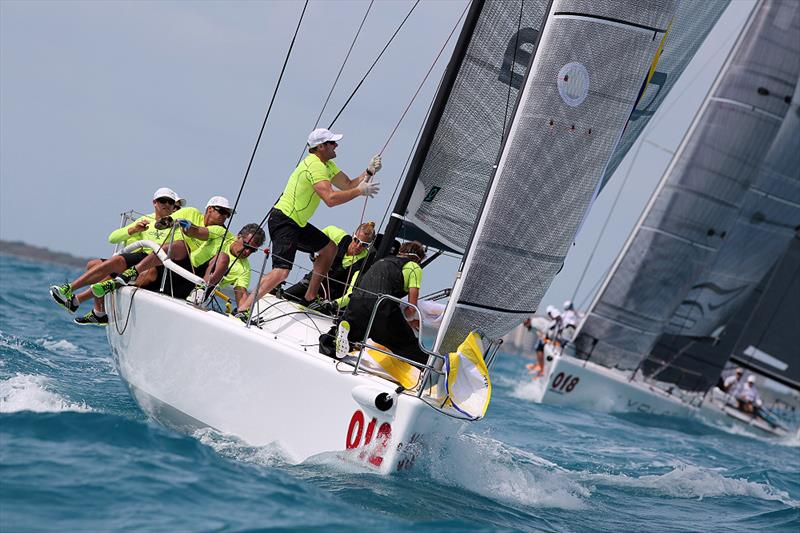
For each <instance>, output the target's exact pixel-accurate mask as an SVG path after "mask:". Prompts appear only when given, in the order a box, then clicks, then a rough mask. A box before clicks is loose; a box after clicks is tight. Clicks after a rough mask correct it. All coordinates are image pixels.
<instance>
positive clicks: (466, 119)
mask: <svg viewBox="0 0 800 533" xmlns="http://www.w3.org/2000/svg"><path fill="white" fill-rule="evenodd" d="M547 5H548V1H547V0H526V1H525V2H524V4H523V16H522V24H521V29H520V32H519V35H518V32H517V27H518V23H519V15H520V6H521V1H519V0H514V1H508V0H489V1H487V2H486V4H485V5H484V7H483V10H482V11H481V15H480V18H479V20H478V22H477V24H476V27H475V31H474V32H473V35H472V39H471V40H470V43H469V45H468V47H467V52H466V57H465V59H464V61H463V62H462V64H461V66H460V69H459V72H458V75H457V77H456V80H455V82H454V85H453V88H452V91H451V93H450V97H449V99H448V101H447V104H446V105H445V107H444V110H443V112H442V116H441V119H440V122H439V125H438V127H437V129H436V132H435V133H434V135H433V141H432V143H431V145H430V147H429V149H428V151H427V154H426V157H425V160H424V162H423V165H422V169H421V171H420V174H419V179H418V182H417V185H416V188H415V191H414V193H413V194H412V201H411V202H410V204H409V209H408V213H407V216H408V217H409V218H410V219H411V221H412V222H413V223H414V224H415V225H416V226H418V227H419V228H420V229H422V230H423V231H426V232H428V233H430V234H431V235H434V236H436V238H437V239H439V240H440V241H442V242H445V243H447V244H448V245H449V246H450V247H451V248H453V249H456V250H460V251H463V250H464V248H465V247H466V245H467V242H468V241H469V238H470V234H471V231H472V227H473V225H474V223H475V219H476V218H477V216H478V210H479V209H480V205H481V203H482V202H483V198H484V195H485V193H486V187H487V185H488V183H489V179H490V178H491V176H492V174H493V172H494V164H495V163H496V161H497V156H498V152H499V150H500V143H501V137H502V135H503V125H504V123H505V122H506V111H507V110H508V115H509V116H508V120H509V121H510V118H511V117H510V115H511V112H512V111H513V108H514V102H515V101H516V99H517V95H518V92H519V88H520V86H521V82H522V79H523V76H524V74H525V70H526V69H527V65H528V62H529V59H530V54H531V52H532V51H533V47H534V42H531V41H532V40H534V39H538V32H539V29H540V27H541V25H542V21H543V20H544V15H545V10H546V9H547ZM515 44H517V48H515V47H514V45H515ZM515 50H516V52H515ZM509 91H510V92H509ZM433 187H438V188H439V190H438V192H437V193H436V195H435V196H433V198H432V199H430V200H429V201H424V200H425V198H426V196H428V193H429V192H430V191H431V190H432V189H433Z"/></svg>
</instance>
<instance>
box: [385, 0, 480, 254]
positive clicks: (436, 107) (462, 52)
mask: <svg viewBox="0 0 800 533" xmlns="http://www.w3.org/2000/svg"><path fill="white" fill-rule="evenodd" d="M484 4H485V0H472V5H471V6H470V8H469V12H468V13H467V19H466V20H465V21H464V27H463V29H462V30H461V34H460V35H459V37H458V41H457V42H456V46H455V49H454V50H453V56H452V57H451V58H450V62H449V63H448V64H447V69H446V70H445V72H444V77H443V78H442V83H441V85H440V86H439V90H438V91H437V93H436V96H435V97H434V100H433V106H432V107H431V112H430V115H429V116H428V120H427V122H426V123H425V126H424V129H423V131H422V135H421V136H420V139H419V143H418V144H417V148H416V151H415V152H414V158H413V159H412V160H411V164H410V165H409V167H408V171H407V172H406V176H405V179H404V181H403V186H402V188H401V189H400V193H399V194H398V196H397V201H396V202H395V205H394V209H393V210H392V216H391V217H389V222H388V223H387V225H386V230H385V231H384V237H383V240H382V241H381V245H380V247H379V248H378V253H377V258H378V259H380V258H382V257H386V256H387V255H388V254H389V248H390V247H391V244H392V242H393V241H394V239H395V238H397V234H398V233H399V232H400V225H401V223H402V218H403V217H404V216H405V213H406V210H407V209H408V203H409V201H410V200H411V193H412V192H413V191H414V186H415V185H416V183H417V179H418V177H419V173H420V170H421V169H422V164H423V163H424V161H425V155H426V154H427V152H428V148H429V147H430V145H431V142H432V141H433V136H434V134H435V133H436V128H437V127H438V126H439V120H440V119H441V117H442V112H443V111H444V106H445V104H447V100H448V99H449V97H450V92H451V91H452V89H453V85H454V84H455V81H456V77H457V75H458V71H459V69H460V68H461V63H462V62H463V61H464V57H465V56H466V54H467V48H468V47H469V43H470V41H471V39H472V34H473V32H474V31H475V26H476V25H477V23H478V19H479V18H480V15H481V12H482V11H483V6H484Z"/></svg>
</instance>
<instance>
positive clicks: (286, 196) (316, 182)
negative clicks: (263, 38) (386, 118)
mask: <svg viewBox="0 0 800 533" xmlns="http://www.w3.org/2000/svg"><path fill="white" fill-rule="evenodd" d="M341 138H342V135H341V134H336V133H332V132H330V131H328V130H326V129H324V128H318V129H315V130H314V131H312V132H311V133H310V134H309V136H308V151H309V155H308V156H306V158H305V159H303V160H302V161H301V162H300V164H299V165H297V168H295V170H294V172H292V174H291V175H290V176H289V181H288V183H287V184H286V187H285V189H284V191H283V194H281V197H280V198H279V199H278V202H277V203H276V204H275V206H274V207H273V208H272V210H271V211H270V214H269V219H268V221H267V227H268V229H269V236H270V239H271V240H272V271H270V272H269V273H268V274H267V275H265V276H264V277H263V278H261V282H260V283H259V286H258V290H257V291H256V294H255V298H256V299H258V298H261V297H262V296H264V295H265V294H267V293H268V292H270V291H271V290H272V289H274V288H275V287H277V286H278V285H279V284H280V283H283V282H284V281H285V280H286V278H287V277H288V276H289V272H290V271H291V270H292V266H293V263H294V258H295V255H296V253H297V250H301V251H304V252H309V253H315V254H317V258H316V261H314V269H313V272H312V274H311V278H310V279H309V282H308V289H307V290H306V293H305V295H304V296H303V300H304V301H305V302H312V301H315V299H316V297H317V293H318V292H319V286H320V282H321V281H322V277H323V276H324V275H325V274H326V273H327V272H328V270H329V269H330V267H331V264H332V263H333V260H334V258H335V257H336V251H337V248H336V244H334V242H333V241H332V240H331V239H330V238H329V237H328V236H327V235H325V234H324V233H322V232H321V231H320V230H318V229H317V228H316V227H314V226H313V225H312V224H309V222H308V221H309V219H310V218H311V216H312V215H313V214H314V211H316V209H317V206H318V205H319V202H320V200H322V201H323V202H325V205H327V206H328V207H334V206H337V205H341V204H344V203H346V202H349V201H350V200H353V199H355V198H357V197H359V196H366V197H369V198H371V197H373V196H374V195H375V194H377V193H378V189H379V187H378V183H373V182H372V181H371V179H372V176H373V175H375V173H376V172H378V171H379V170H380V169H381V158H380V156H379V155H376V156H373V157H372V159H371V160H370V162H369V165H368V166H367V169H366V170H365V171H364V172H362V173H361V174H360V175H359V176H358V177H357V178H355V179H350V178H349V177H348V176H347V174H345V173H344V172H342V171H341V170H339V167H337V166H336V163H334V161H333V159H334V158H335V157H336V147H337V146H338V141H339V140H341ZM333 185H335V186H336V188H338V189H340V190H338V191H336V190H334V189H333ZM252 298H253V295H250V297H249V298H248V299H247V301H246V302H244V306H243V308H249V306H250V302H251V299H252Z"/></svg>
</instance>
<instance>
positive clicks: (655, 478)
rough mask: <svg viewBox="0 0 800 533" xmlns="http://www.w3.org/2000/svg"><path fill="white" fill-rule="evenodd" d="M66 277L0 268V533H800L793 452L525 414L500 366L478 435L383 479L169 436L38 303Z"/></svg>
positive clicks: (574, 416) (718, 433)
mask: <svg viewBox="0 0 800 533" xmlns="http://www.w3.org/2000/svg"><path fill="white" fill-rule="evenodd" d="M76 273H77V272H76V271H74V270H71V269H68V268H64V267H59V266H53V265H39V264H34V263H30V262H27V261H23V260H19V259H15V258H11V257H8V256H2V255H0V282H1V283H2V287H3V289H4V290H3V291H2V292H1V293H0V468H2V470H0V530H2V531H52V530H58V531H111V530H113V531H246V530H247V531H249V530H259V529H298V530H307V529H311V528H313V529H316V530H345V529H348V530H350V529H356V528H358V529H361V530H365V531H398V530H401V529H405V528H408V527H411V526H413V528H414V530H415V531H417V532H427V531H453V530H457V531H498V530H543V531H587V530H604V531H621V530H625V531H687V530H697V531H707V530H712V529H713V530H715V531H794V532H796V531H798V530H799V529H800V449H798V442H797V441H796V440H795V441H792V440H787V441H783V442H775V441H764V440H757V439H754V438H749V437H746V436H742V435H736V434H731V433H727V432H725V431H722V430H720V429H716V428H712V427H708V426H705V425H703V424H700V423H698V422H694V421H687V420H679V419H671V418H664V417H654V416H650V415H616V416H615V415H608V414H599V413H587V412H583V411H577V410H571V409H563V408H555V407H550V406H541V405H536V404H534V403H532V402H531V401H530V400H529V399H527V397H528V394H529V388H530V387H529V385H528V382H527V378H526V377H525V375H524V373H523V372H521V371H520V369H521V368H522V364H523V361H522V360H521V359H519V358H518V357H515V356H511V355H502V356H501V358H500V360H499V361H498V364H497V367H496V368H495V370H494V374H493V379H494V396H493V399H492V403H491V406H490V407H489V413H488V417H487V419H486V420H484V421H482V422H479V423H477V424H474V425H472V426H470V428H469V429H468V431H467V433H466V434H465V435H463V436H461V437H458V438H453V439H449V440H447V441H444V442H439V443H434V445H433V446H432V447H431V449H429V450H427V451H426V452H425V454H424V455H423V456H422V457H420V458H419V459H418V460H417V463H416V465H415V468H414V469H413V470H412V471H410V472H404V473H402V474H399V475H395V476H391V477H382V476H378V475H376V474H372V473H367V472H363V471H361V470H358V469H356V467H354V466H350V465H348V464H345V463H342V462H340V461H339V460H338V459H337V458H336V457H335V456H323V457H318V458H315V459H314V460H312V461H309V462H307V463H305V464H301V465H291V464H288V463H287V462H286V461H284V460H283V458H282V455H281V451H280V446H279V445H278V444H276V445H274V446H268V447H263V448H253V447H249V446H247V445H244V444H243V443H241V442H237V441H235V440H233V439H231V438H229V437H225V436H222V435H219V434H216V433H214V432H212V431H203V432H198V433H197V434H195V435H192V436H186V435H182V434H178V433H174V432H172V431H170V430H167V429H164V428H162V427H161V426H158V425H156V424H154V423H152V422H150V421H148V420H147V419H146V417H145V416H144V415H143V413H142V412H141V411H140V410H139V408H138V407H137V406H136V404H135V403H134V402H133V400H132V399H131V398H130V396H129V395H128V392H127V390H126V389H125V387H124V386H123V384H122V382H121V381H120V380H119V377H118V376H117V374H116V370H115V369H114V366H113V363H112V361H111V358H110V351H109V349H108V345H107V343H106V339H105V334H104V332H103V331H102V330H100V329H99V328H97V329H93V328H79V327H77V326H74V325H73V324H72V323H71V318H72V317H71V316H69V315H67V313H66V312H65V311H63V310H62V309H60V308H59V307H57V306H55V305H54V304H53V303H52V302H51V301H50V296H49V295H48V294H47V286H48V285H49V284H51V283H55V282H61V281H62V280H64V279H66V278H71V277H74V275H75V274H76ZM87 310H88V308H87Z"/></svg>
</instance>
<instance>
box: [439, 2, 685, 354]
mask: <svg viewBox="0 0 800 533" xmlns="http://www.w3.org/2000/svg"><path fill="white" fill-rule="evenodd" d="M664 5H667V6H668V7H666V8H665V9H667V10H668V11H669V10H670V9H673V8H674V6H675V4H674V3H672V2H667V3H665V4H664ZM560 6H561V3H559V2H556V3H554V6H553V8H552V11H553V12H554V13H557V12H559V10H560ZM629 7H630V9H631V11H635V9H634V8H633V6H632V4H630V5H629ZM626 14H627V13H624V12H621V11H620V10H618V11H617V15H618V17H617V18H620V19H622V20H626V16H625V15H626ZM658 45H659V40H658V39H656V40H655V41H654V40H653V33H652V32H648V31H642V30H641V28H638V27H624V26H620V25H619V24H608V23H606V21H602V20H596V19H591V18H590V19H586V18H582V17H572V16H570V17H559V16H557V15H554V16H552V17H551V19H550V20H549V21H548V23H547V26H546V29H545V35H544V36H543V38H542V42H541V43H540V45H539V49H538V50H537V55H536V59H535V60H534V64H533V67H532V68H533V70H532V72H531V73H529V78H528V81H527V84H528V86H527V88H526V91H525V93H524V94H523V97H522V99H521V101H520V103H519V108H518V110H517V114H516V117H515V118H514V125H513V126H512V128H511V130H510V133H509V140H508V142H507V145H506V147H505V149H504V155H503V157H502V158H501V162H500V168H499V170H498V173H497V175H496V176H495V179H494V183H493V185H492V189H491V191H490V193H489V198H488V200H487V206H486V208H485V210H484V214H483V219H484V221H483V223H482V225H481V228H480V231H479V232H478V233H476V236H475V238H474V242H473V249H472V250H471V251H470V253H469V256H468V262H469V267H468V269H466V270H465V274H464V275H463V276H462V284H461V288H460V296H459V298H458V303H459V304H463V305H456V306H455V309H454V312H453V316H452V318H451V323H450V327H449V328H448V329H447V330H446V332H445V334H444V337H443V343H442V345H441V349H442V350H444V351H447V350H449V349H451V348H454V347H455V346H457V343H458V342H460V340H461V339H459V338H458V336H459V334H460V333H461V332H463V331H465V330H467V331H468V330H469V329H471V328H474V327H480V328H481V329H482V330H483V332H484V333H485V334H487V335H488V336H490V337H499V336H501V335H503V334H504V333H506V332H507V331H508V330H510V329H511V328H513V327H514V326H515V325H517V324H518V323H519V322H520V321H521V319H522V318H523V317H524V315H523V314H521V313H523V312H525V311H532V310H533V309H534V308H535V307H537V306H538V304H539V302H540V300H541V298H542V296H543V295H544V292H545V291H546V290H547V287H548V286H549V285H550V283H551V282H552V280H553V278H554V277H555V274H556V273H557V272H558V270H559V269H560V267H561V264H562V263H563V260H564V257H565V255H566V253H567V250H568V249H569V246H570V244H571V242H572V239H573V237H574V234H575V231H576V230H577V227H578V225H579V224H580V223H581V221H582V219H583V217H584V214H585V211H586V209H587V208H588V206H589V203H590V202H591V200H592V198H593V195H594V192H595V190H596V188H597V185H598V180H599V179H600V177H601V176H602V171H603V168H604V167H605V165H606V163H607V161H608V158H609V157H610V156H611V153H612V151H613V149H614V146H615V144H616V142H617V140H618V139H619V136H620V134H621V132H622V128H623V126H624V125H625V122H626V120H627V118H628V116H629V115H630V111H631V109H632V108H633V105H634V103H635V101H636V98H637V96H638V93H639V89H640V87H641V84H642V81H643V80H644V79H645V78H646V75H647V72H648V69H649V66H650V64H651V62H652V59H653V56H654V54H655V52H656V49H657V47H658ZM576 61H577V62H579V63H580V64H581V65H583V66H584V68H585V69H586V71H587V72H588V74H589V88H588V94H587V95H586V98H585V100H584V101H583V102H582V103H581V104H579V105H578V106H572V105H569V103H568V102H566V101H565V100H564V99H562V96H561V94H560V93H559V87H558V83H557V80H558V79H559V71H560V70H561V69H562V68H563V67H564V66H565V65H568V64H570V63H573V62H576ZM522 213H524V214H525V216H521V215H520V214H522ZM464 305H469V306H471V307H470V309H469V310H467V309H466V308H465V307H464ZM475 308H484V309H485V312H483V313H480V312H478V311H476V310H475ZM481 317H482V318H481Z"/></svg>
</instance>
